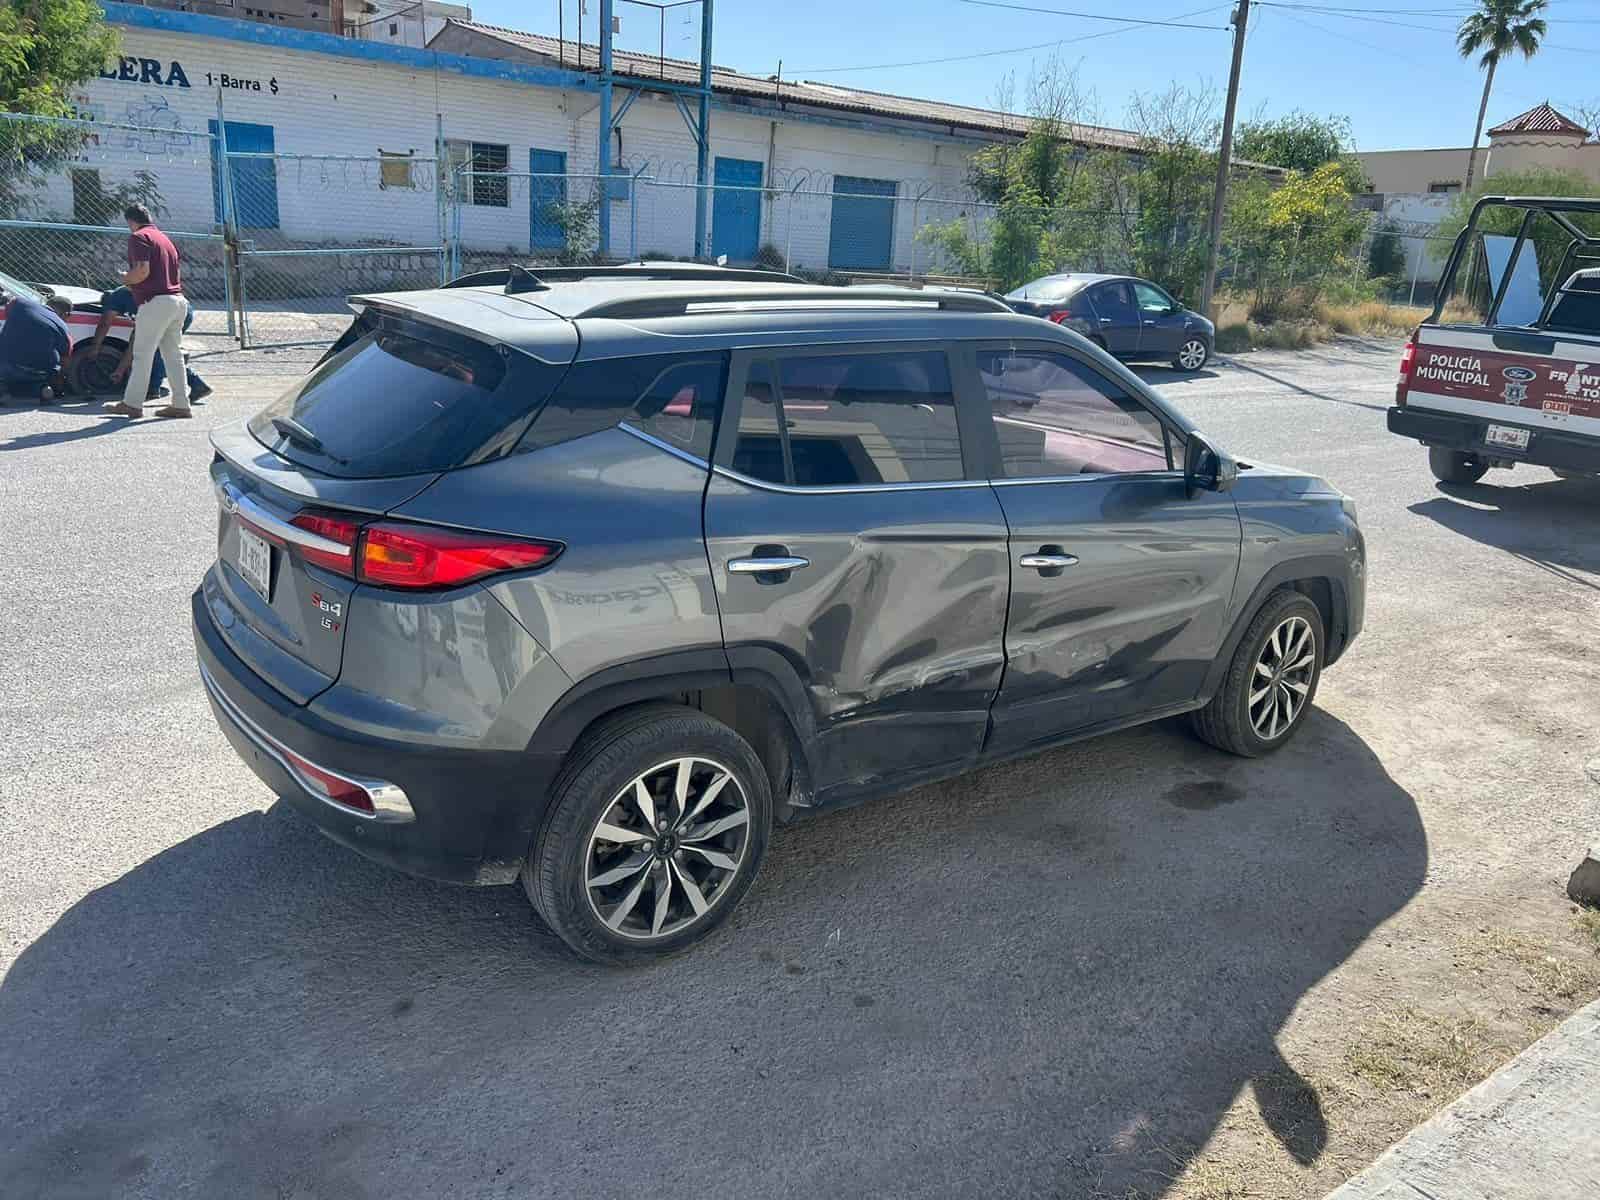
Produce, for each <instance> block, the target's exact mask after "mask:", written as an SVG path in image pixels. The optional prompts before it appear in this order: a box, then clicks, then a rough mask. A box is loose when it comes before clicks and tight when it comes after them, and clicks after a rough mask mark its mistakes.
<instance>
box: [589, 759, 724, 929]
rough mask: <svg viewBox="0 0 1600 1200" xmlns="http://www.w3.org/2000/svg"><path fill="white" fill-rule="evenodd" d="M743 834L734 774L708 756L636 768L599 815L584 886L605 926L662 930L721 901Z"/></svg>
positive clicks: (689, 921) (680, 925)
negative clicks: (637, 769) (636, 772)
mask: <svg viewBox="0 0 1600 1200" xmlns="http://www.w3.org/2000/svg"><path fill="white" fill-rule="evenodd" d="M749 841H750V807H749V803H748V802H747V800H746V799H745V794H744V790H743V789H742V788H741V787H740V786H739V781H738V780H737V779H736V778H734V774H733V772H732V771H731V770H729V769H728V768H727V767H725V766H724V765H722V764H721V763H719V762H716V761H714V760H712V759H709V758H700V757H685V758H675V759H670V760H668V761H667V762H663V763H659V764H657V765H656V766H653V767H651V768H649V769H648V770H646V771H642V772H640V774H638V775H636V776H635V777H634V778H633V780H632V781H630V782H629V783H628V785H627V786H626V787H624V788H623V789H622V790H621V791H619V792H618V793H617V794H616V796H615V797H613V798H612V801H611V803H610V804H608V805H607V806H606V809H605V811H604V812H602V813H601V814H600V819H599V820H598V821H596V822H595V826H594V829H593V830H592V831H591V832H590V834H589V844H588V847H587V849H586V851H585V861H584V879H583V882H584V891H585V893H586V894H587V895H588V897H589V905H590V907H591V908H592V909H593V910H594V914H595V916H596V917H598V918H599V919H600V921H601V923H602V924H604V925H605V926H606V928H608V929H609V930H611V932H613V933H615V934H619V935H621V936H622V937H627V938H635V939H639V940H645V941H650V940H655V939H657V938H664V937H669V936H671V935H672V934H675V933H678V932H681V931H682V930H684V929H687V928H688V927H689V926H691V925H693V924H695V923H696V922H698V921H699V920H700V919H701V918H703V917H704V916H705V915H706V914H707V913H708V912H710V911H711V909H712V908H713V907H714V906H715V905H716V903H717V901H718V900H720V899H721V898H722V896H723V895H724V894H725V893H726V892H727V890H728V886H729V884H731V883H732V882H733V880H734V878H735V876H737V875H738V873H739V868H740V867H741V866H742V865H743V863H744V857H745V850H746V847H747V846H748V845H749Z"/></svg>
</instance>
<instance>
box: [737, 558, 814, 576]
mask: <svg viewBox="0 0 1600 1200" xmlns="http://www.w3.org/2000/svg"><path fill="white" fill-rule="evenodd" d="M810 565H811V560H810V559H809V558H801V557H799V556H798V555H794V554H789V555H781V556H780V555H774V556H773V557H771V558H730V559H729V560H728V573H729V574H730V575H775V574H777V573H779V572H788V571H798V570H799V569H800V568H801V567H809V566H810Z"/></svg>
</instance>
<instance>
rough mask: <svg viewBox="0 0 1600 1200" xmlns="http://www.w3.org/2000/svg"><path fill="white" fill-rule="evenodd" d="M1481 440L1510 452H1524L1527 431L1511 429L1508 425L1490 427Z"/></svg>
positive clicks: (1526, 443) (1526, 442) (1526, 444)
mask: <svg viewBox="0 0 1600 1200" xmlns="http://www.w3.org/2000/svg"><path fill="white" fill-rule="evenodd" d="M1483 440H1484V441H1485V442H1486V443H1488V444H1489V445H1491V446H1505V447H1506V448H1508V449H1511V450H1526V449H1527V448H1528V431H1527V430H1526V429H1513V428H1512V427H1511V426H1509V425H1491V426H1489V429H1488V431H1487V432H1486V433H1485V434H1484V435H1483Z"/></svg>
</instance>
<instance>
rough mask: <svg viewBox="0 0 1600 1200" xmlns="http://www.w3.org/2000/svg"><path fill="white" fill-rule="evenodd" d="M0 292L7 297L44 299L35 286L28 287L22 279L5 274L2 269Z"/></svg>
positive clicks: (0, 273) (0, 272)
mask: <svg viewBox="0 0 1600 1200" xmlns="http://www.w3.org/2000/svg"><path fill="white" fill-rule="evenodd" d="M0 294H3V295H4V296H6V297H8V298H9V297H20V298H21V299H23V300H38V301H41V302H42V301H43V300H44V297H43V296H42V295H40V293H39V291H38V289H37V288H31V287H29V286H28V285H27V284H25V283H23V282H22V280H20V279H16V278H14V277H13V276H10V275H7V274H6V273H5V272H4V271H0Z"/></svg>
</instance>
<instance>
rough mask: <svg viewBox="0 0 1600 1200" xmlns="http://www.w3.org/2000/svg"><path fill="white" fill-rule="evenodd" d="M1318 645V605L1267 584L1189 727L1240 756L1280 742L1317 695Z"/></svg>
mask: <svg viewBox="0 0 1600 1200" xmlns="http://www.w3.org/2000/svg"><path fill="white" fill-rule="evenodd" d="M1274 639H1276V640H1274ZM1324 646H1325V642H1324V633H1323V628H1322V613H1321V612H1320V611H1319V610H1318V608H1317V606H1316V605H1315V604H1313V603H1312V602H1311V601H1310V600H1309V599H1307V598H1306V597H1305V596H1303V595H1302V594H1301V593H1299V592H1293V591H1278V592H1273V593H1272V595H1270V596H1268V597H1267V600H1266V603H1264V604H1263V605H1262V606H1261V610H1260V611H1259V612H1258V613H1256V615H1255V618H1254V619H1253V620H1252V621H1251V622H1250V625H1249V627H1248V628H1246V629H1245V632H1244V637H1242V638H1240V639H1239V645H1238V648H1237V649H1236V650H1235V651H1234V653H1233V661H1232V662H1231V663H1230V664H1229V665H1228V673H1227V674H1226V675H1225V676H1223V679H1222V686H1221V687H1219V688H1218V689H1217V694H1216V695H1215V696H1213V697H1212V698H1211V703H1209V704H1207V705H1206V706H1205V707H1204V708H1202V709H1200V710H1199V711H1198V712H1196V713H1193V714H1192V715H1191V716H1190V718H1189V720H1190V725H1191V726H1192V728H1193V729H1194V732H1195V735H1196V736H1197V737H1199V738H1200V740H1201V741H1203V742H1209V743H1210V744H1211V745H1213V746H1215V747H1216V748H1217V749H1219V750H1226V751H1227V752H1228V753H1230V754H1238V755H1241V756H1242V757H1244V758H1260V757H1261V756H1262V755H1263V754H1271V753H1272V752H1273V751H1274V750H1279V749H1282V748H1283V747H1284V746H1286V745H1287V744H1288V742H1289V739H1290V738H1291V737H1293V736H1294V732H1295V730H1296V729H1298V728H1300V725H1301V723H1302V722H1304V720H1305V716H1306V713H1308V712H1310V711H1311V702H1312V701H1313V700H1315V699H1316V697H1317V683H1318V681H1319V680H1320V679H1321V678H1322V658H1323V654H1324ZM1307 655H1309V661H1308V660H1307V658H1306V656H1307ZM1269 705H1270V706H1271V707H1270V708H1269Z"/></svg>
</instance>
